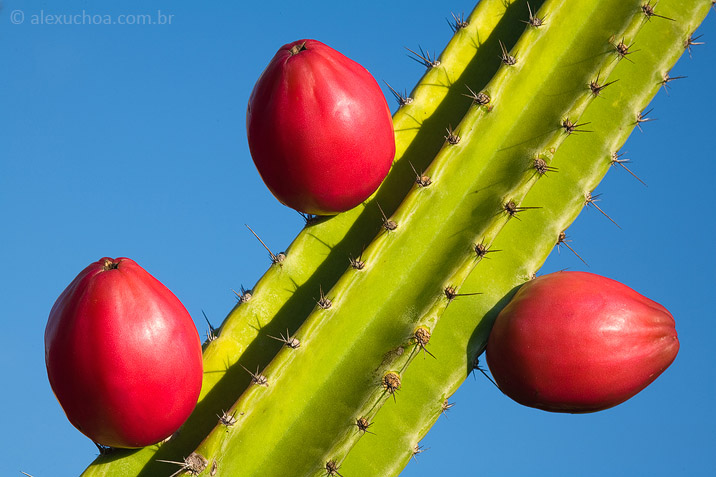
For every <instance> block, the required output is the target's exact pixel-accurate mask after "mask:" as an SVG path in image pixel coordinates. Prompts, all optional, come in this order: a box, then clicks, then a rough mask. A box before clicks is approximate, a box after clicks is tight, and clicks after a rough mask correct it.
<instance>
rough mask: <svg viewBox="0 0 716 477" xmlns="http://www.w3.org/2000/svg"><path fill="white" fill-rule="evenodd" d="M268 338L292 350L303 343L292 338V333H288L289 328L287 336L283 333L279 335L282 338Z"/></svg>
mask: <svg viewBox="0 0 716 477" xmlns="http://www.w3.org/2000/svg"><path fill="white" fill-rule="evenodd" d="M266 336H268V337H269V338H272V339H275V340H276V341H280V342H281V343H283V344H285V345H286V346H288V347H289V348H291V349H297V348H299V347H300V346H301V342H300V341H298V339H296V337H295V336H291V333H289V332H288V328H286V336H284V335H283V333H279V336H280V338H277V337H275V336H271V335H266Z"/></svg>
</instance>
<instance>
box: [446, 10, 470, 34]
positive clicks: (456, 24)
mask: <svg viewBox="0 0 716 477" xmlns="http://www.w3.org/2000/svg"><path fill="white" fill-rule="evenodd" d="M450 15H452V20H453V21H452V22H450V20H448V19H447V18H446V19H445V21H447V22H448V25H450V29H451V30H452V32H453V33H457V31H458V30H460V29H462V28H467V26H468V25H469V24H470V22H469V21H466V20H465V13H464V12H463V13H461V14H460V16H457V15H455V14H454V13H453V12H450Z"/></svg>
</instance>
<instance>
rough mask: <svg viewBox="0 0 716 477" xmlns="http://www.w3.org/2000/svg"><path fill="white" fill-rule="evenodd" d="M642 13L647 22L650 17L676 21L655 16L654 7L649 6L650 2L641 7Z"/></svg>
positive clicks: (671, 19)
mask: <svg viewBox="0 0 716 477" xmlns="http://www.w3.org/2000/svg"><path fill="white" fill-rule="evenodd" d="M641 11H642V13H643V14H644V15H645V16H646V19H647V21H648V20H651V17H657V18H663V19H664V20H670V21H672V22H673V21H676V20H674V19H673V18H669V17H665V16H663V15H657V14H656V12H655V11H654V5H652V4H651V0H649V1H648V2H646V3H645V4H643V5H642V6H641Z"/></svg>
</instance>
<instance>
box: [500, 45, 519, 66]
mask: <svg viewBox="0 0 716 477" xmlns="http://www.w3.org/2000/svg"><path fill="white" fill-rule="evenodd" d="M498 42H499V43H500V50H502V56H500V59H501V60H502V62H503V63H504V64H506V65H507V66H512V65H514V64H515V63H517V58H515V57H514V56H512V55H510V54H509V53H508V51H507V48H506V47H505V44H504V43H502V40H498Z"/></svg>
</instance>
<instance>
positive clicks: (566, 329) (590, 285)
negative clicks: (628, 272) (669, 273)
mask: <svg viewBox="0 0 716 477" xmlns="http://www.w3.org/2000/svg"><path fill="white" fill-rule="evenodd" d="M674 326H675V324H674V319H673V317H672V316H671V314H670V313H669V312H668V311H667V310H666V308H664V307H663V306H661V305H660V304H658V303H656V302H654V301H652V300H650V299H648V298H646V297H644V296H642V295H640V294H639V293H637V292H635V291H634V290H632V289H631V288H629V287H627V286H626V285H624V284H622V283H619V282H617V281H614V280H611V279H609V278H605V277H602V276H599V275H595V274H591V273H585V272H558V273H552V274H549V275H544V276H541V277H539V278H536V279H534V280H532V281H530V282H527V283H526V284H524V285H523V286H522V287H521V288H520V289H519V290H518V292H517V293H516V295H515V296H514V298H513V299H512V300H511V301H510V303H509V304H508V305H507V306H506V307H505V308H504V309H503V310H502V311H501V312H500V314H499V315H498V317H497V319H496V321H495V325H494V327H493V329H492V332H491V334H490V337H489V340H488V343H487V362H488V365H489V367H490V371H491V372H492V375H493V377H494V378H495V381H496V382H497V384H498V385H499V387H500V389H501V390H502V391H503V392H504V393H505V394H506V395H507V396H509V397H511V398H512V399H514V400H515V401H517V402H519V403H521V404H524V405H526V406H530V407H535V408H538V409H543V410H545V411H553V412H571V413H583V412H594V411H600V410H603V409H607V408H610V407H612V406H616V405H617V404H620V403H622V402H624V401H626V400H627V399H629V398H631V397H632V396H634V395H635V394H637V393H638V392H639V391H641V390H642V389H644V388H645V387H646V386H648V385H649V384H650V383H651V382H652V381H654V380H655V379H656V378H657V377H658V376H659V375H660V374H661V373H662V372H663V371H664V370H665V369H666V368H667V367H669V365H670V364H671V363H672V362H673V361H674V359H675V358H676V354H677V353H678V351H679V341H678V338H677V335H676V329H675V328H674Z"/></svg>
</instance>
